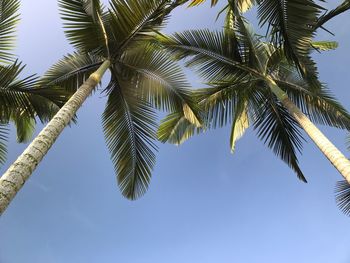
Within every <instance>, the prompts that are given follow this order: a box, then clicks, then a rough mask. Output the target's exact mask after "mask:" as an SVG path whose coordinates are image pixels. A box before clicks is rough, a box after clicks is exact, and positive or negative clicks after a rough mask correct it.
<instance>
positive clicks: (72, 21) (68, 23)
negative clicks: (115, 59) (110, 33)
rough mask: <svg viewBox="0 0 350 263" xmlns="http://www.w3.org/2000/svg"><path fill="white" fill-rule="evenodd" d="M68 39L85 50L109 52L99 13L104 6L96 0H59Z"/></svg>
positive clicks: (101, 52) (81, 49) (76, 46)
mask: <svg viewBox="0 0 350 263" xmlns="http://www.w3.org/2000/svg"><path fill="white" fill-rule="evenodd" d="M59 7H60V11H61V17H62V19H63V21H64V27H65V29H66V30H65V34H66V37H67V39H68V41H69V42H70V43H71V44H72V45H73V46H74V47H75V48H76V49H77V50H80V51H83V52H92V51H95V52H100V54H104V55H106V54H107V51H106V49H105V36H104V33H103V29H102V28H101V24H100V21H99V19H98V17H97V16H98V15H102V8H101V6H100V5H99V1H96V0H59Z"/></svg>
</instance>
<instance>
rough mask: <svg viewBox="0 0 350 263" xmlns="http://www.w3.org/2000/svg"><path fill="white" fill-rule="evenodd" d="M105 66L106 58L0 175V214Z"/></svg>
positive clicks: (69, 118) (71, 116)
mask: <svg viewBox="0 0 350 263" xmlns="http://www.w3.org/2000/svg"><path fill="white" fill-rule="evenodd" d="M109 66H110V61H109V60H106V61H105V62H104V63H103V64H102V65H101V66H100V68H99V69H98V70H97V71H95V72H94V73H93V74H91V75H90V77H89V78H88V79H87V80H86V81H85V82H84V84H83V85H81V86H80V87H79V89H78V90H77V92H75V93H74V95H73V96H72V97H71V98H70V99H69V100H68V101H67V103H66V104H65V105H64V106H63V107H62V108H61V109H60V110H59V111H58V112H57V114H56V115H55V116H54V117H53V119H52V120H51V121H50V122H49V123H48V124H47V125H46V127H45V128H44V129H43V130H42V131H41V132H40V133H39V135H38V136H37V137H36V138H35V139H34V140H33V142H32V143H31V144H30V145H29V146H28V147H27V149H26V150H25V151H24V152H23V153H22V154H21V155H20V156H19V157H18V159H17V160H16V161H15V162H14V163H13V164H12V165H11V166H10V168H9V169H8V170H7V171H6V172H5V173H4V174H3V175H2V177H1V178H0V215H1V214H2V213H3V212H4V211H5V209H6V208H7V206H8V205H9V204H10V202H11V201H12V199H13V198H14V197H15V195H16V194H17V192H18V191H19V190H20V189H21V187H22V186H23V185H24V183H25V182H26V181H27V180H28V178H29V177H30V175H31V174H32V173H33V171H34V170H35V168H36V167H37V165H38V164H39V163H40V161H41V160H42V159H43V158H44V156H45V155H46V153H47V152H48V151H49V149H50V148H51V146H52V145H53V144H54V142H55V141H56V139H57V138H58V136H59V135H60V134H61V132H62V131H63V129H64V128H65V127H66V126H67V125H68V123H69V122H70V121H71V120H72V118H73V116H74V115H75V113H76V112H77V110H78V109H79V108H80V107H81V105H82V104H83V102H84V101H85V100H86V98H87V97H88V96H89V95H90V94H91V92H92V91H93V89H94V88H95V87H96V85H97V84H98V83H99V82H100V81H101V78H102V76H103V75H104V73H105V72H106V70H107V69H108V68H109Z"/></svg>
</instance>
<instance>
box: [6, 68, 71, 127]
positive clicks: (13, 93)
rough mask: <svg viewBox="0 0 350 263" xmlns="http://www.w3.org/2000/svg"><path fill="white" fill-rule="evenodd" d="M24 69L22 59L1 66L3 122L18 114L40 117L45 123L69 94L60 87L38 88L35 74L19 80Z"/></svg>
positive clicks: (27, 116)
mask: <svg viewBox="0 0 350 263" xmlns="http://www.w3.org/2000/svg"><path fill="white" fill-rule="evenodd" d="M23 69H24V65H22V64H21V63H19V62H15V63H14V64H13V65H10V66H6V67H0V121H1V122H3V123H7V122H9V121H10V120H11V119H13V118H16V117H22V118H32V119H34V118H35V117H36V116H37V117H39V118H40V120H41V121H43V122H46V121H48V120H49V119H51V117H52V116H53V115H54V114H55V113H56V112H57V110H58V108H59V106H61V105H62V104H64V102H65V101H66V99H67V97H65V96H64V95H63V94H62V93H61V91H60V90H59V89H49V88H38V87H37V78H36V77H35V76H29V77H26V78H24V79H19V78H18V76H19V74H20V73H21V72H22V71H23Z"/></svg>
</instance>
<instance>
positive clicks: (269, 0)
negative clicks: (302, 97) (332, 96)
mask: <svg viewBox="0 0 350 263" xmlns="http://www.w3.org/2000/svg"><path fill="white" fill-rule="evenodd" d="M190 2H191V3H190V6H195V5H198V4H201V3H203V2H205V0H192V1H190ZM218 2H219V1H218V0H212V1H211V4H212V6H213V5H216V4H217V3H218ZM222 2H226V3H227V5H226V6H225V9H232V7H234V8H237V9H238V10H240V11H241V12H245V11H247V10H249V9H250V8H251V7H252V6H254V5H256V6H257V16H258V21H259V24H260V26H266V28H267V34H266V35H267V36H268V40H269V41H270V42H273V43H274V44H275V45H278V46H283V52H284V55H285V57H286V58H287V59H288V60H289V61H290V62H292V63H294V64H295V65H296V66H297V68H298V70H299V72H300V73H301V74H302V75H303V77H304V79H305V80H307V81H308V83H309V85H312V86H318V87H319V86H321V85H322V84H321V83H320V82H319V81H318V78H317V75H318V72H317V68H316V65H315V63H314V61H313V60H312V58H311V54H310V53H311V51H312V49H310V45H311V46H312V39H313V37H314V36H315V33H316V30H317V29H318V28H323V29H325V28H324V24H325V23H326V22H328V21H329V20H330V19H332V18H333V17H335V16H337V15H339V14H341V13H343V12H345V11H347V10H348V9H350V1H349V0H344V1H343V2H342V3H341V4H340V5H339V6H337V7H336V8H334V9H332V10H329V11H328V10H327V9H325V8H324V7H322V5H320V4H318V3H317V2H320V1H315V0H285V1H276V0H226V1H222ZM321 2H322V1H321ZM325 30H326V29H325Z"/></svg>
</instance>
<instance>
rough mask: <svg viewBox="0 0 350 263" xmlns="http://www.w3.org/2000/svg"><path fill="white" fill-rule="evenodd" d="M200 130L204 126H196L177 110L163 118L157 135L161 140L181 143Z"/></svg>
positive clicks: (176, 143) (201, 130)
mask: <svg viewBox="0 0 350 263" xmlns="http://www.w3.org/2000/svg"><path fill="white" fill-rule="evenodd" d="M200 132H203V128H198V127H196V125H194V124H192V123H191V122H190V121H189V120H188V119H187V118H186V117H185V116H184V115H183V114H181V112H175V113H171V114H169V115H168V116H166V117H165V118H164V119H163V120H162V122H161V124H160V126H159V129H158V133H157V135H158V140H159V141H161V142H168V143H172V144H175V145H180V144H182V143H184V142H185V141H186V140H188V139H189V138H191V137H192V136H193V135H195V134H198V133H200Z"/></svg>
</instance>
